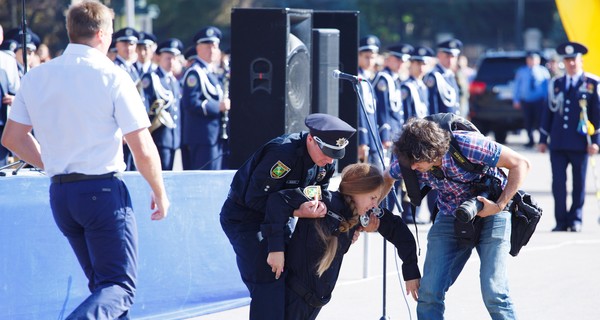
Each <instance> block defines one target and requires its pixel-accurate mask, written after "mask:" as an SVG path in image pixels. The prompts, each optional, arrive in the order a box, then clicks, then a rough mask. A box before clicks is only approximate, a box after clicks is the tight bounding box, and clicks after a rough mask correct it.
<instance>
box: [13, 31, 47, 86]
mask: <svg viewBox="0 0 600 320" xmlns="http://www.w3.org/2000/svg"><path fill="white" fill-rule="evenodd" d="M6 37H7V38H8V37H10V38H11V39H13V40H14V41H15V43H16V46H15V47H14V52H15V55H14V57H15V59H16V60H17V69H18V72H19V78H22V77H23V76H24V75H25V61H24V60H23V32H22V31H21V29H19V28H13V29H11V30H9V31H8V32H7V33H6ZM41 43H42V40H41V39H40V37H39V36H38V35H37V34H35V33H34V32H33V31H31V29H29V28H27V33H26V35H25V50H27V57H28V60H27V64H28V67H27V68H29V67H30V65H31V62H32V61H31V56H32V55H34V54H35V50H37V47H38V46H39V45H40V44H41Z"/></svg>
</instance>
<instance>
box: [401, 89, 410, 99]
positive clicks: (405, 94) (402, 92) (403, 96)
mask: <svg viewBox="0 0 600 320" xmlns="http://www.w3.org/2000/svg"><path fill="white" fill-rule="evenodd" d="M409 94H410V92H409V91H408V88H406V87H405V86H402V88H401V89H400V95H401V97H402V100H406V98H408V95H409Z"/></svg>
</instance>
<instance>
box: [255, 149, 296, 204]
mask: <svg viewBox="0 0 600 320" xmlns="http://www.w3.org/2000/svg"><path fill="white" fill-rule="evenodd" d="M284 152H285V150H284ZM284 152H277V150H273V148H269V147H266V148H265V150H263V157H262V158H261V159H260V161H259V162H258V163H257V165H256V167H255V168H254V171H253V172H252V174H251V176H250V177H249V179H250V182H249V186H248V189H247V191H246V194H245V198H244V203H245V204H246V205H247V206H248V207H249V208H251V209H253V210H256V211H258V212H265V210H266V202H267V198H268V196H269V195H270V194H271V193H274V192H277V191H279V190H282V189H286V184H285V183H286V180H287V178H288V177H287V176H288V175H290V174H291V173H292V170H294V165H295V162H294V161H293V160H290V156H289V155H288V156H285V155H284V154H283V153H284ZM279 162H281V164H283V165H284V166H285V167H279V168H281V170H283V171H274V170H276V169H277V167H278V163H279ZM285 168H287V169H289V170H287V171H286V170H285ZM277 173H279V175H278V174H277ZM288 188H289V186H288Z"/></svg>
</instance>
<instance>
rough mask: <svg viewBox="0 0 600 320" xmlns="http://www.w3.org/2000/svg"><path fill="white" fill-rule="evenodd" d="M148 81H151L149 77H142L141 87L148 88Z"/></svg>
mask: <svg viewBox="0 0 600 320" xmlns="http://www.w3.org/2000/svg"><path fill="white" fill-rule="evenodd" d="M150 83H151V81H150V78H149V77H143V78H142V87H143V88H144V89H146V88H148V87H149V86H150Z"/></svg>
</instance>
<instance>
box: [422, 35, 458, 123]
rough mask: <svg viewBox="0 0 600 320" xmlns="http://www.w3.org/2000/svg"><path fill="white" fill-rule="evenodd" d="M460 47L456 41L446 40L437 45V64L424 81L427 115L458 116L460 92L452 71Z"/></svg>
mask: <svg viewBox="0 0 600 320" xmlns="http://www.w3.org/2000/svg"><path fill="white" fill-rule="evenodd" d="M462 46H463V44H462V42H461V41H460V40H458V39H450V40H446V41H443V42H441V43H439V44H438V45H437V59H438V63H437V64H436V65H435V67H434V68H433V70H432V71H431V72H430V73H428V74H427V75H426V76H425V79H424V81H425V84H426V85H427V87H428V88H429V114H436V113H454V114H458V111H459V107H460V99H459V98H460V91H459V89H458V84H457V83H456V76H455V75H454V72H453V71H452V70H454V69H455V67H456V64H457V60H458V56H459V54H460V50H461V49H462Z"/></svg>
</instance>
